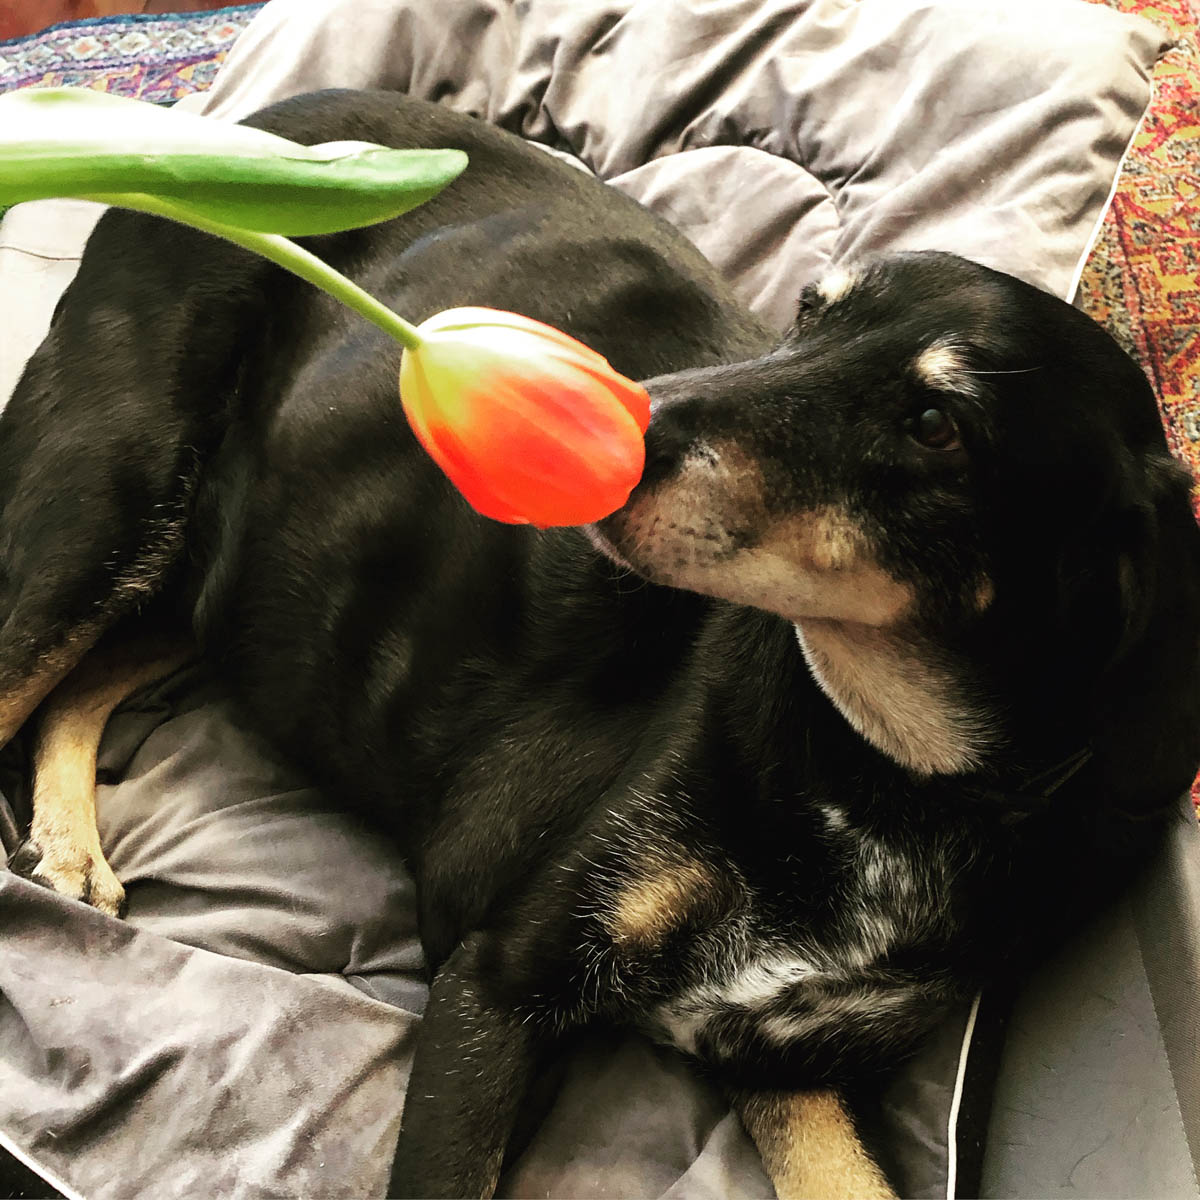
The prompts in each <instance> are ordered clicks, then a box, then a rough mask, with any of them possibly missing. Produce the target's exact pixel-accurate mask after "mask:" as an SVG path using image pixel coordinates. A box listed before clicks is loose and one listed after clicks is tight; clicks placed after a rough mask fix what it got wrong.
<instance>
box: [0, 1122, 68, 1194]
mask: <svg viewBox="0 0 1200 1200" xmlns="http://www.w3.org/2000/svg"><path fill="white" fill-rule="evenodd" d="M0 1146H3V1147H4V1149H5V1150H7V1151H8V1152H9V1154H11V1155H12V1156H13V1158H15V1159H16V1160H17V1161H18V1162H20V1163H23V1164H24V1165H25V1166H27V1167H28V1168H29V1169H30V1170H31V1171H32V1172H33V1173H34V1174H35V1175H36V1176H38V1178H40V1179H44V1180H45V1181H46V1182H47V1183H48V1184H49V1185H50V1186H51V1187H52V1188H56V1189H57V1190H58V1191H60V1192H62V1194H63V1195H64V1196H66V1198H67V1200H84V1197H83V1193H82V1192H77V1191H76V1190H75V1189H74V1188H73V1187H71V1185H70V1184H69V1183H67V1182H66V1181H65V1180H63V1179H60V1178H59V1177H58V1176H57V1175H55V1174H54V1172H53V1171H47V1170H46V1168H45V1167H43V1166H42V1165H41V1164H40V1163H36V1162H34V1160H33V1159H32V1158H30V1156H29V1155H28V1154H26V1153H25V1151H24V1150H22V1149H21V1147H20V1146H18V1145H17V1143H16V1142H14V1141H13V1140H12V1138H10V1137H9V1136H8V1134H7V1133H5V1132H4V1130H3V1129H0Z"/></svg>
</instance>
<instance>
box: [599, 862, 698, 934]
mask: <svg viewBox="0 0 1200 1200" xmlns="http://www.w3.org/2000/svg"><path fill="white" fill-rule="evenodd" d="M719 891H720V881H719V879H718V878H717V876H716V873H715V872H714V871H713V869H712V868H711V867H709V866H707V865H705V864H704V863H701V862H699V861H697V860H696V859H681V860H676V861H668V862H664V861H661V860H659V861H656V860H653V859H652V860H649V861H647V862H646V863H644V864H643V865H642V866H641V867H640V868H639V869H638V870H637V871H636V872H635V875H634V878H633V879H632V880H631V881H630V882H628V883H626V884H624V885H623V886H622V887H621V888H620V889H619V890H618V891H617V893H616V895H615V896H614V897H613V899H612V902H611V907H610V909H609V910H608V911H607V912H606V913H605V916H604V926H605V929H606V931H607V933H608V935H609V937H610V938H611V939H612V942H613V945H614V946H615V947H616V948H617V950H618V951H624V950H651V949H654V948H655V947H657V946H658V945H660V944H661V943H662V942H663V940H664V939H665V938H667V937H668V936H669V935H670V934H671V932H672V931H674V930H676V929H679V928H681V927H682V926H683V925H685V924H686V923H688V922H689V921H691V920H694V919H697V918H699V917H702V916H704V915H707V914H710V913H711V911H712V909H713V908H714V906H715V905H716V904H717V903H718V902H719Z"/></svg>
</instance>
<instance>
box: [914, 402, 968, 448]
mask: <svg viewBox="0 0 1200 1200" xmlns="http://www.w3.org/2000/svg"><path fill="white" fill-rule="evenodd" d="M908 433H909V436H910V437H911V438H912V439H913V440H914V441H915V442H918V443H919V444H920V445H922V446H925V447H927V448H928V449H930V450H957V449H959V447H960V446H961V445H962V443H961V442H960V441H959V438H958V426H957V425H955V423H954V418H953V417H951V416H950V415H949V413H947V412H946V411H945V410H944V409H940V408H927V409H925V410H924V411H923V412H921V413H919V414H918V415H917V416H915V417H913V418H912V420H911V421H910V422H909V427H908Z"/></svg>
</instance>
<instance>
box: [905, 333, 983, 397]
mask: <svg viewBox="0 0 1200 1200" xmlns="http://www.w3.org/2000/svg"><path fill="white" fill-rule="evenodd" d="M913 371H914V372H915V374H916V376H917V378H918V379H919V380H920V381H921V382H922V383H923V384H925V385H926V387H931V388H936V389H937V390H938V391H943V392H962V393H964V394H966V395H970V394H972V393H973V392H974V391H975V390H976V387H975V382H974V380H973V378H972V375H973V374H974V372H972V371H971V370H970V369H969V368H968V366H967V357H966V354H965V353H964V351H963V348H962V346H961V345H959V344H958V343H957V342H953V341H951V340H949V339H948V338H941V339H939V340H938V341H936V342H934V343H933V344H932V345H931V346H927V347H926V348H925V349H924V350H922V351H921V353H920V354H918V355H917V358H916V361H915V362H914V363H913Z"/></svg>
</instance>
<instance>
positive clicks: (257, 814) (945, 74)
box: [0, 0, 1165, 1200]
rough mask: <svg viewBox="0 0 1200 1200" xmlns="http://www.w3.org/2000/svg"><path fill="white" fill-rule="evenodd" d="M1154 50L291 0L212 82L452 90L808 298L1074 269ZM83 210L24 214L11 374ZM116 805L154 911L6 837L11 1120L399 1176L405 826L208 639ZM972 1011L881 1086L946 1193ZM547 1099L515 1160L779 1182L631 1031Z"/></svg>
mask: <svg viewBox="0 0 1200 1200" xmlns="http://www.w3.org/2000/svg"><path fill="white" fill-rule="evenodd" d="M1164 49H1165V47H1164V45H1163V42H1162V39H1161V36H1160V35H1159V34H1158V33H1157V31H1155V30H1154V29H1152V28H1151V27H1150V26H1149V25H1147V24H1146V23H1144V22H1141V21H1139V20H1135V19H1133V18H1126V17H1122V16H1118V15H1117V14H1115V13H1114V12H1112V11H1110V10H1108V9H1104V8H1097V7H1094V6H1091V5H1087V4H1084V3H1082V2H1080V0H808V2H804V0H725V2H723V3H719V4H714V3H712V2H711V0H637V2H635V0H520V2H516V3H514V2H512V0H274V2H273V3H272V4H270V5H269V6H268V7H267V8H266V9H265V10H264V11H263V12H262V14H261V15H260V16H259V17H258V18H257V19H256V21H255V22H254V23H253V25H252V26H251V27H250V29H249V30H248V31H247V32H246V34H245V35H244V36H243V39H242V40H241V42H239V44H238V46H237V47H236V48H235V50H234V52H233V54H232V55H231V56H230V58H229V60H228V61H227V63H226V65H225V67H224V68H223V70H222V72H221V74H220V75H219V77H218V79H217V82H216V85H215V87H214V88H213V90H212V92H211V93H209V94H208V95H207V96H204V97H202V98H200V100H199V103H198V104H192V103H189V107H201V108H203V109H205V110H206V111H208V112H211V113H213V114H216V115H218V116H223V117H230V118H236V117H238V116H242V115H244V114H245V113H247V112H250V111H252V110H253V109H255V108H257V107H259V106H261V105H262V104H264V103H268V102H270V101H272V100H275V99H279V98H282V97H283V96H286V95H290V94H293V93H296V92H299V91H305V90H311V89H313V88H317V87H326V86H356V87H388V88H396V89H401V90H405V91H409V92H412V93H415V94H417V95H422V96H428V97H433V98H437V99H439V100H441V101H442V102H443V103H447V104H450V105H451V106H453V107H456V108H459V109H463V110H466V111H470V112H473V113H476V114H477V115H480V116H482V117H484V118H486V119H488V120H492V121H496V122H498V123H500V124H502V125H504V126H506V127H507V128H510V129H512V130H514V131H515V132H518V133H520V134H522V135H524V136H526V137H528V138H531V139H533V140H535V141H537V142H539V143H541V144H543V145H544V146H546V147H547V148H548V149H551V150H553V151H554V152H557V153H562V154H566V155H569V156H571V157H572V158H574V159H576V160H577V161H578V162H579V164H580V165H581V166H582V167H583V168H584V169H586V170H590V171H592V172H594V173H596V174H597V175H599V176H600V177H601V178H603V179H605V180H607V181H609V182H610V183H612V184H613V185H614V186H616V187H619V188H621V189H623V190H625V191H627V192H629V193H630V194H632V195H634V196H635V197H637V198H638V199H639V200H641V201H642V202H644V203H645V204H647V205H649V206H650V207H652V208H655V209H657V210H658V211H659V212H661V213H662V214H664V215H665V216H666V217H668V218H669V219H671V220H672V221H674V222H675V223H676V224H678V225H679V226H680V227H681V228H682V229H683V230H684V231H685V232H686V233H687V234H688V235H689V236H690V237H692V238H693V239H694V240H695V242H696V243H697V244H698V245H699V246H700V247H701V249H703V250H704V251H705V253H706V254H708V255H709V256H710V257H711V258H712V259H713V260H714V261H715V262H716V263H717V264H718V265H719V266H720V267H721V268H722V269H723V270H725V271H726V272H727V273H728V274H729V275H730V276H731V277H732V278H733V279H734V281H735V282H736V283H737V285H738V286H739V287H740V288H741V289H742V291H743V294H744V295H745V296H746V298H747V300H748V301H749V302H750V303H751V304H752V305H754V306H755V308H756V309H757V310H758V311H759V312H760V313H762V314H763V315H764V316H766V317H767V318H768V319H769V320H771V321H772V322H774V323H775V324H776V325H778V326H780V327H783V326H784V325H786V323H787V321H788V319H789V315H790V312H791V310H792V306H793V304H794V301H795V297H796V295H797V294H798V292H799V290H800V288H801V287H802V286H803V285H804V284H805V283H806V282H808V281H809V280H811V279H813V278H814V277H816V276H818V275H820V274H821V273H822V272H823V271H825V270H826V269H827V268H828V267H829V266H830V265H831V264H836V263H838V262H841V261H846V260H850V259H854V258H856V257H859V256H862V255H864V254H866V253H869V252H872V251H879V250H886V249H895V248H901V247H906V248H918V247H920V248H939V249H949V250H956V251H958V252H960V253H964V254H967V255H970V256H972V257H975V258H978V259H980V260H982V261H984V262H986V263H989V264H991V265H994V266H997V267H1000V268H1002V269H1006V270H1009V271H1012V272H1013V273H1015V274H1017V275H1021V276H1024V277H1026V278H1028V279H1031V280H1032V281H1034V282H1036V283H1038V284H1040V285H1042V286H1044V287H1046V288H1048V289H1049V290H1051V291H1054V292H1056V293H1058V294H1060V295H1063V296H1068V297H1069V296H1070V295H1071V294H1072V293H1073V291H1074V288H1075V286H1076V282H1077V279H1078V273H1079V271H1080V270H1081V267H1082V263H1083V261H1084V258H1085V257H1086V254H1087V251H1088V248H1089V246H1090V243H1091V240H1092V238H1093V236H1094V232H1095V230H1096V228H1097V226H1098V223H1099V220H1100V219H1101V217H1102V214H1103V210H1104V208H1105V205H1106V203H1107V201H1108V199H1109V196H1110V193H1111V189H1112V187H1113V185H1114V180H1115V174H1116V170H1117V167H1118V164H1119V161H1120V159H1121V156H1122V154H1123V153H1124V150H1125V148H1126V146H1127V145H1128V143H1129V141H1130V139H1131V137H1132V135H1133V132H1134V130H1135V127H1136V125H1137V123H1138V121H1139V120H1140V118H1141V115H1142V113H1143V111H1144V108H1145V106H1146V103H1147V101H1148V98H1149V83H1148V75H1149V72H1150V70H1151V67H1152V64H1153V62H1154V61H1155V59H1156V57H1157V56H1158V55H1160V54H1161V53H1162V52H1163V50H1164ZM89 210H90V206H86V205H80V204H63V203H46V204H36V205H22V206H19V207H18V208H17V209H14V210H13V211H12V212H10V213H9V214H8V216H7V217H6V218H5V219H4V221H3V223H2V224H0V398H3V397H6V396H7V395H8V393H9V391H10V389H11V386H12V384H13V382H14V381H15V378H16V376H17V374H18V373H19V370H20V368H21V365H22V364H23V362H24V360H25V358H26V357H27V356H28V354H29V353H30V352H31V351H32V349H33V347H34V345H35V344H36V341H37V339H38V338H39V337H40V336H41V334H42V333H43V332H44V330H45V327H46V324H47V322H48V319H49V313H50V311H51V309H52V307H53V304H54V301H55V299H56V298H57V295H58V294H59V292H60V291H61V288H62V286H64V285H65V283H66V281H67V279H69V277H70V274H71V273H72V271H73V265H74V261H75V259H76V258H77V255H78V251H79V246H80V244H81V241H82V238H83V236H85V234H86V229H87V228H88V227H89V226H90V223H91V220H92V219H93V217H94V214H93V213H92V212H91V211H89ZM22 752H23V747H22V746H21V745H20V744H17V745H14V746H11V747H9V748H8V750H6V751H5V752H4V754H3V755H2V756H0V789H2V790H3V791H4V792H5V794H6V796H7V798H8V801H9V802H11V803H10V804H7V805H5V804H0V830H3V829H5V828H6V827H8V828H10V829H11V826H12V824H13V821H12V814H13V813H15V814H16V817H17V818H18V819H19V817H20V815H21V811H22V808H23V804H24V799H23V798H24V795H25V791H26V779H25V766H26V764H25V762H24V760H23V757H22ZM99 807H100V813H101V832H102V836H103V840H104V845H105V847H106V849H107V851H108V853H109V855H110V858H111V861H112V864H113V866H114V868H115V869H116V871H117V873H118V874H119V875H120V877H121V878H122V879H123V880H124V882H125V884H126V888H127V890H128V896H129V915H128V920H127V921H126V922H124V923H119V922H115V921H112V920H110V919H108V918H106V917H103V916H101V915H100V914H97V913H95V912H92V911H90V910H88V909H86V908H84V907H82V906H80V905H78V904H75V903H72V902H69V901H64V900H62V899H60V898H58V897H56V896H54V895H51V894H50V893H48V892H45V891H43V890H41V889H39V888H36V887H34V886H32V885H30V884H27V883H25V882H24V881H22V880H20V879H17V878H15V877H13V876H12V875H10V874H8V873H7V872H0V928H2V929H3V931H4V937H3V941H2V942H0V1145H4V1146H5V1147H7V1148H9V1149H10V1150H12V1151H14V1152H15V1153H17V1154H18V1155H19V1156H20V1157H21V1158H23V1159H24V1160H25V1161H27V1162H30V1163H32V1164H34V1165H35V1166H36V1168H37V1169H38V1170H39V1171H41V1172H42V1173H43V1175H44V1176H45V1177H46V1178H48V1179H50V1180H51V1181H54V1182H56V1183H57V1185H58V1186H59V1187H60V1188H61V1189H62V1190H63V1191H65V1192H67V1193H68V1194H72V1195H74V1194H78V1195H83V1196H87V1197H96V1198H101V1197H114V1198H117V1197H120V1198H126V1197H141V1196H154V1197H157V1198H162V1197H185V1196H195V1195H198V1194H206V1195H221V1196H239V1197H241V1196H244V1197H259V1196H262V1197H266V1196H335V1195H343V1194H344V1195H366V1194H378V1193H380V1192H381V1191H382V1188H383V1184H384V1180H385V1179H386V1170H387V1165H388V1159H389V1155H390V1150H391V1145H392V1142H393V1140H394V1137H395V1133H396V1129H397V1127H398V1122H399V1114H400V1107H401V1102H402V1094H403V1086H404V1081H405V1077H406V1071H407V1064H408V1061H409V1055H410V1051H411V1039H412V1032H413V1029H414V1027H415V1025H416V1022H417V1021H418V1020H419V1014H420V1011H421V1006H422V1001H423V998H424V994H425V992H424V985H423V982H422V976H421V956H420V950H419V946H418V944H417V941H416V936H415V921H414V913H413V903H412V887H411V883H410V881H409V879H408V877H407V875H406V873H405V871H404V869H403V867H402V866H401V864H400V859H399V856H398V854H397V853H396V851H395V850H394V849H393V848H390V847H387V846H383V845H381V844H380V843H379V842H378V841H377V840H376V839H375V838H374V837H373V836H372V835H371V834H370V832H369V831H367V830H364V829H361V828H358V827H356V826H355V825H354V824H353V822H351V821H350V820H349V819H348V818H347V817H346V816H345V815H343V814H341V813H339V812H337V811H336V810H335V809H333V808H331V807H330V806H329V805H328V804H327V803H325V802H324V801H323V800H322V798H321V797H320V796H318V795H317V794H316V793H315V792H314V791H312V790H311V789H310V788H307V787H306V786H305V784H304V782H303V781H302V780H299V779H297V778H296V777H295V776H294V774H293V773H292V772H291V771H289V769H288V768H287V767H286V766H284V765H283V764H281V763H279V762H278V761H277V760H276V758H275V757H274V756H273V754H272V753H271V751H270V749H269V748H268V747H267V746H265V745H264V744H263V743H262V742H261V741H260V740H259V739H258V738H256V736H255V735H254V734H253V733H252V732H251V731H249V730H248V728H247V723H246V721H245V720H244V718H243V717H242V716H241V715H240V714H239V713H238V712H237V711H236V709H235V708H234V707H233V706H232V704H231V702H230V701H229V700H228V698H227V697H226V696H225V695H224V694H223V693H222V692H221V690H220V688H219V687H218V686H217V685H216V684H215V683H213V682H212V681H211V680H209V679H208V678H207V677H206V676H205V674H204V673H203V671H201V670H199V669H191V670H188V671H184V672H182V673H180V674H179V675H177V676H176V677H174V678H173V679H171V680H168V681H166V682H165V683H163V684H161V685H159V686H157V687H155V688H152V689H150V690H149V691H147V692H144V693H142V694H140V695H139V696H138V697H135V698H134V700H133V701H132V702H131V703H130V704H128V705H126V706H125V708H124V709H123V710H121V711H120V712H119V713H118V714H117V715H116V716H115V717H114V718H113V720H112V722H111V723H110V726H109V729H108V731H107V734H106V736H105V741H104V745H103V747H102V762H101V785H100V789H99ZM9 840H10V841H11V832H10V834H9ZM9 848H11V846H10V847H9ZM965 1021H966V1014H964V1015H963V1018H962V1019H960V1020H958V1021H956V1022H951V1023H949V1024H948V1026H947V1028H946V1029H945V1030H944V1031H943V1035H942V1036H941V1038H939V1039H935V1041H934V1043H933V1044H931V1046H930V1047H929V1048H928V1050H927V1051H926V1053H925V1054H924V1055H923V1056H922V1058H921V1059H920V1060H919V1061H918V1062H917V1063H916V1064H914V1065H913V1066H912V1067H910V1068H909V1069H908V1070H907V1071H906V1073H905V1074H904V1075H903V1076H902V1077H901V1078H900V1079H899V1080H898V1081H897V1083H896V1085H895V1086H894V1087H893V1089H892V1091H891V1092H890V1093H889V1096H888V1098H887V1101H886V1104H885V1113H884V1117H885V1120H886V1122H887V1125H888V1128H889V1131H890V1136H891V1141H892V1151H893V1154H894V1155H895V1157H896V1159H897V1163H898V1165H899V1169H900V1171H901V1173H902V1175H903V1177H904V1179H905V1182H906V1188H905V1190H906V1192H907V1194H909V1195H913V1196H925V1195H929V1196H933V1195H943V1196H944V1195H947V1194H948V1192H947V1188H949V1189H950V1191H949V1194H954V1190H953V1189H954V1181H953V1172H954V1169H955V1164H954V1162H953V1154H951V1153H948V1127H949V1126H951V1125H952V1123H953V1119H954V1116H955V1115H956V1113H957V1110H958V1106H957V1099H956V1097H957V1093H956V1090H955V1089H956V1085H957V1084H959V1083H960V1082H961V1079H960V1075H959V1068H960V1059H965V1058H966V1055H965V1053H964V1050H963V1045H962V1043H963V1030H964V1022H965ZM529 1124H530V1137H529V1141H528V1144H527V1145H526V1146H525V1148H524V1150H523V1152H522V1153H521V1154H520V1155H519V1156H518V1157H517V1158H516V1159H515V1161H514V1162H513V1163H512V1164H510V1167H509V1170H508V1171H507V1173H506V1176H505V1178H504V1180H503V1181H502V1188H501V1191H502V1193H503V1194H508V1195H543V1196H546V1195H553V1196H580V1197H582V1196H597V1197H599V1196H613V1197H617V1196H625V1197H629V1196H664V1197H665V1196H672V1197H688V1198H703V1197H713V1198H714V1200H717V1198H720V1197H757V1196H764V1197H765V1196H769V1195H771V1187H770V1184H769V1183H768V1182H767V1180H766V1178H765V1176H764V1175H763V1172H762V1168H761V1165H760V1164H759V1162H758V1158H757V1155H756V1153H755V1151H754V1149H753V1147H752V1145H751V1144H750V1143H749V1141H748V1140H747V1138H746V1136H745V1134H744V1132H743V1131H742V1129H741V1127H740V1125H739V1123H738V1122H737V1120H736V1119H735V1118H734V1117H732V1116H731V1115H730V1114H729V1112H728V1111H727V1110H726V1108H725V1106H724V1105H723V1103H722V1102H721V1101H720V1099H719V1097H718V1096H717V1095H716V1094H715V1093H714V1092H712V1091H711V1090H710V1089H709V1088H707V1087H706V1086H705V1085H703V1084H702V1083H701V1082H699V1081H698V1080H697V1079H696V1078H695V1076H694V1075H693V1073H692V1072H691V1071H690V1070H689V1069H688V1068H687V1067H686V1065H685V1064H683V1063H682V1061H681V1060H679V1059H677V1058H676V1057H675V1056H673V1055H671V1054H669V1053H666V1052H663V1051H660V1050H657V1049H655V1048H653V1047H651V1046H649V1045H648V1044H647V1043H645V1042H643V1041H641V1040H639V1039H637V1038H634V1037H630V1036H616V1035H604V1036H597V1037H595V1038H593V1039H592V1040H591V1041H589V1042H588V1043H586V1044H585V1045H584V1046H583V1047H581V1048H580V1050H579V1051H578V1052H577V1053H576V1054H574V1055H573V1056H572V1057H571V1058H570V1060H569V1061H568V1062H566V1063H565V1064H564V1065H563V1066H562V1068H561V1070H560V1071H558V1072H557V1073H556V1074H555V1076H554V1077H553V1078H550V1079H547V1080H546V1081H545V1084H544V1087H543V1089H542V1094H541V1095H540V1097H538V1098H535V1100H534V1101H531V1114H530V1123H529ZM948 1175H949V1176H950V1178H948Z"/></svg>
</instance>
